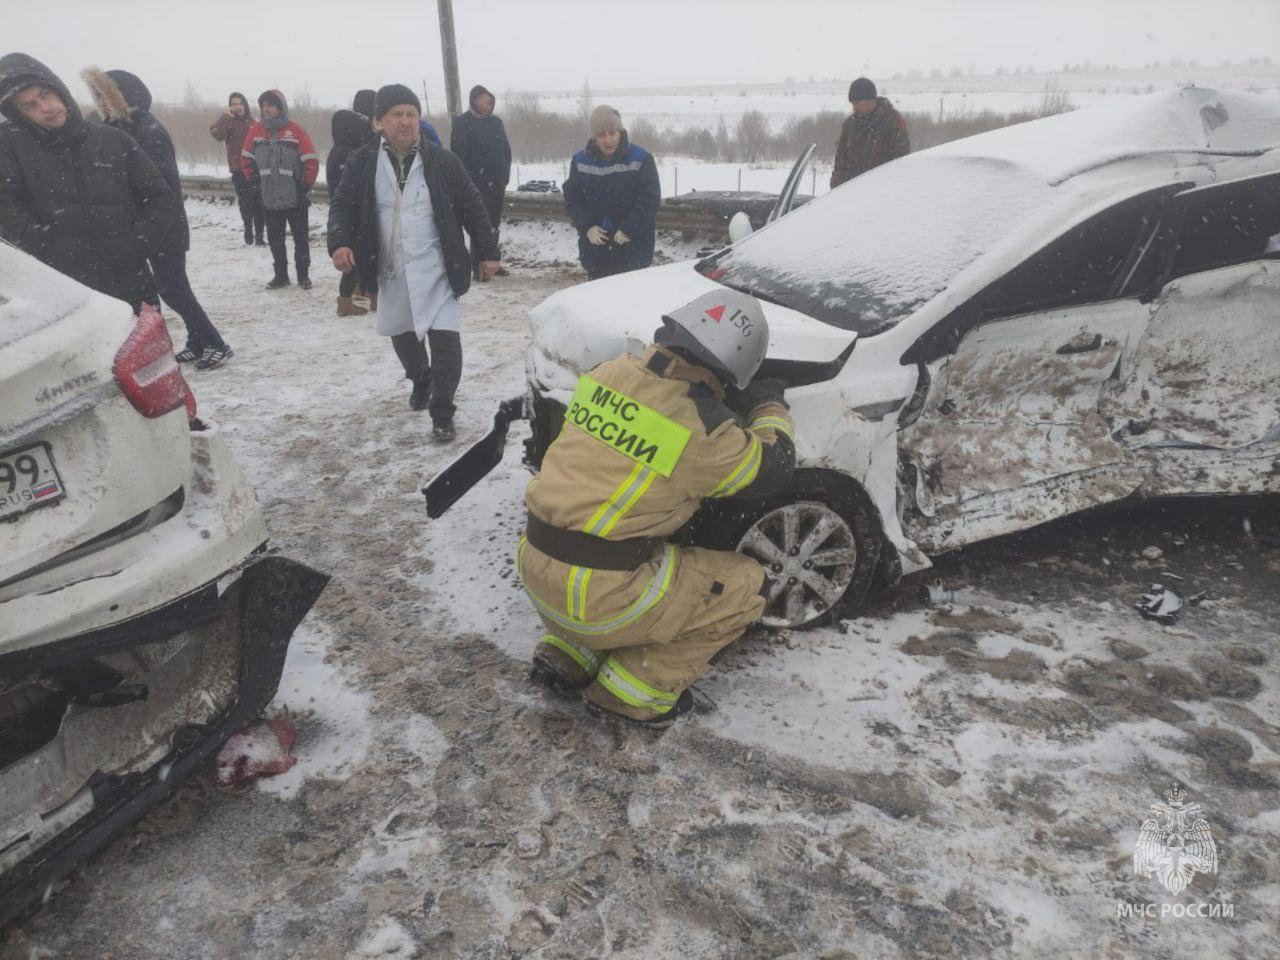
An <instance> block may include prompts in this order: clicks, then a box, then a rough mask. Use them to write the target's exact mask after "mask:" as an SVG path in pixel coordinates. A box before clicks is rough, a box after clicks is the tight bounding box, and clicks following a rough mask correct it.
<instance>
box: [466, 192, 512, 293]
mask: <svg viewBox="0 0 1280 960" xmlns="http://www.w3.org/2000/svg"><path fill="white" fill-rule="evenodd" d="M476 189H477V190H479V191H480V196H481V197H483V198H484V209H485V211H486V212H487V213H488V214H489V223H490V225H491V226H492V227H493V245H494V246H495V247H496V246H497V245H498V232H499V228H500V226H501V223H502V204H503V201H504V200H505V199H506V196H507V185H506V184H505V183H485V182H483V181H480V180H477V181H476ZM479 264H480V248H479V246H478V245H477V244H476V242H475V239H474V238H473V239H472V241H471V270H472V272H473V273H474V272H475V270H476V268H477V267H478V266H479Z"/></svg>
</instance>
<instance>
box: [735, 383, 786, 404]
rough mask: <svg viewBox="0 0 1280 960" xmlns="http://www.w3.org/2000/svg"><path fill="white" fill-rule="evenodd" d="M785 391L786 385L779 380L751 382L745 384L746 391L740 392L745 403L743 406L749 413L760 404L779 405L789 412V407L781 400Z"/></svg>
mask: <svg viewBox="0 0 1280 960" xmlns="http://www.w3.org/2000/svg"><path fill="white" fill-rule="evenodd" d="M786 389H787V385H786V384H785V383H783V382H782V381H781V380H770V379H758V380H752V381H751V382H750V383H749V384H747V387H746V389H745V390H743V391H742V396H743V399H744V400H745V401H746V402H745V404H744V406H745V407H746V409H747V411H748V412H750V411H751V410H754V409H755V408H756V407H758V406H760V405H761V404H765V403H780V404H782V405H783V406H784V407H786V408H787V409H788V410H790V409H791V407H790V405H789V404H788V403H787V401H786V400H785V399H784V398H783V394H784V393H785V392H786Z"/></svg>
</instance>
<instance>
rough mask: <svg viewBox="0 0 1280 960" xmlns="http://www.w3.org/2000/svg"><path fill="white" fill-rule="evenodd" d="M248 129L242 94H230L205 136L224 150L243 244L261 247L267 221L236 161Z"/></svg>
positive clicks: (250, 123)
mask: <svg viewBox="0 0 1280 960" xmlns="http://www.w3.org/2000/svg"><path fill="white" fill-rule="evenodd" d="M252 126H253V114H252V113H250V112H249V101H248V100H246V99H245V96H244V94H243V93H232V94H231V96H229V97H227V109H226V110H224V111H223V112H222V115H221V116H219V117H218V119H217V120H215V121H213V125H212V126H211V127H209V135H210V136H211V137H213V139H215V140H218V141H220V142H222V143H224V144H226V146H227V166H228V167H230V168H231V183H232V185H233V186H234V187H235V188H236V203H237V204H238V205H239V206H240V219H241V220H243V221H244V242H245V243H256V244H257V245H258V246H260V247H265V246H266V245H267V242H266V241H265V240H263V239H262V231H263V228H264V227H265V226H266V222H267V220H266V213H265V211H264V210H263V209H262V198H261V197H259V196H258V194H257V192H256V191H255V190H254V189H253V188H252V187H251V186H250V185H249V181H248V180H246V179H245V176H244V167H243V165H242V163H241V158H240V151H241V150H243V149H244V140H245V137H247V136H248V135H249V128H250V127H252Z"/></svg>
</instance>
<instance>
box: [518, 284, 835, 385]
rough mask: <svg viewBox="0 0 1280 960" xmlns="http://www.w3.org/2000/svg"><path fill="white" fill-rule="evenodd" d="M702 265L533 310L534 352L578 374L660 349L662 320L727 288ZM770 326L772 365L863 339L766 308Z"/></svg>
mask: <svg viewBox="0 0 1280 960" xmlns="http://www.w3.org/2000/svg"><path fill="white" fill-rule="evenodd" d="M694 263H695V261H693V260H688V261H684V262H682V263H671V264H667V265H665V266H661V267H649V268H648V269H646V270H636V271H633V272H631V273H624V274H620V275H618V276H616V277H608V278H606V279H603V280H593V281H591V282H589V283H582V284H578V285H577V286H576V287H570V288H568V289H567V290H561V291H559V292H557V293H553V294H552V295H551V296H549V297H547V299H546V300H544V301H542V303H540V304H538V305H537V306H536V307H534V308H533V309H532V310H530V311H529V325H530V326H531V327H532V328H533V345H534V348H535V349H536V350H538V351H539V352H541V353H542V354H543V355H544V356H546V357H547V358H548V359H550V360H552V361H554V362H556V363H558V364H563V365H564V366H566V367H568V368H570V369H571V370H573V371H574V372H576V373H583V372H585V371H587V370H590V369H591V368H592V367H594V366H596V365H597V364H600V363H603V362H604V361H606V360H608V359H610V358H612V357H616V356H618V355H619V354H621V353H624V352H626V351H628V350H630V351H632V352H634V351H636V350H638V349H639V348H640V347H641V346H643V345H645V344H648V343H650V342H652V340H653V333H654V331H655V330H657V329H658V328H659V327H660V326H662V315H663V314H664V313H667V312H668V311H670V310H673V309H675V308H676V307H679V306H682V305H684V304H686V303H688V302H689V301H690V300H692V299H693V298H694V297H696V296H698V295H699V294H703V293H706V292H707V291H709V290H723V289H725V288H724V287H722V286H721V285H720V284H718V283H716V282H715V281H713V280H708V279H707V278H706V277H704V276H702V275H701V274H700V273H698V272H697V271H696V270H694V269H693V266H694ZM761 306H762V307H763V308H764V314H765V317H766V319H768V321H769V352H768V357H769V359H773V360H805V361H809V362H815V363H822V362H826V361H829V360H834V359H835V358H836V357H838V356H839V355H840V352H841V351H842V350H844V349H845V347H847V346H849V344H851V343H853V341H854V340H855V339H857V334H856V333H855V332H853V331H852V330H841V329H839V328H838V327H833V326H830V325H829V324H825V323H822V322H821V321H819V320H815V319H813V318H812V317H809V316H806V315H805V314H803V313H798V312H797V311H795V310H790V309H788V308H786V307H780V306H777V305H775V304H772V303H764V302H763V301H762V302H761Z"/></svg>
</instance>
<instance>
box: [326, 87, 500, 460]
mask: <svg viewBox="0 0 1280 960" xmlns="http://www.w3.org/2000/svg"><path fill="white" fill-rule="evenodd" d="M420 117H421V108H420V106H419V101H418V98H417V96H416V95H415V94H414V92H413V91H412V90H410V89H409V88H408V87H406V86H403V85H401V84H391V85H389V86H385V87H383V88H382V89H381V90H379V91H378V94H377V98H376V101H375V110H374V119H375V121H376V124H377V126H378V129H379V131H380V132H381V136H380V137H379V139H378V140H377V141H376V142H374V143H370V144H367V145H365V146H363V147H361V148H360V149H358V150H356V151H354V152H353V153H352V154H351V156H350V157H349V158H348V159H347V165H346V167H345V168H344V170H343V173H342V180H341V182H340V183H339V184H337V189H336V190H335V191H334V193H333V196H332V197H331V198H330V204H329V252H330V254H331V256H332V257H333V264H334V266H335V267H337V268H338V269H339V270H341V271H343V272H344V273H347V272H350V271H351V270H358V271H359V283H358V285H359V286H360V287H361V288H362V289H365V290H370V289H374V287H373V285H374V284H375V283H376V285H377V290H378V309H377V316H376V330H377V332H378V333H380V334H382V335H383V336H386V337H390V338H391V344H392V346H393V347H394V348H395V352H396V356H397V357H398V358H399V359H400V363H401V365H402V366H403V367H404V372H405V376H406V377H407V378H408V379H410V380H412V381H413V390H412V392H411V393H410V396H409V407H410V409H412V410H423V409H426V410H429V411H430V413H431V420H432V423H433V431H432V432H433V436H434V438H435V439H437V440H441V441H447V440H452V439H453V437H454V423H453V415H454V410H455V407H454V403H453V400H454V393H455V392H456V391H457V388H458V383H459V381H460V379H461V377H462V340H461V337H460V335H459V332H458V320H459V315H460V314H459V309H458V297H460V296H462V294H464V293H465V292H466V291H467V288H468V287H469V285H470V281H471V257H470V253H469V252H468V250H467V246H466V242H465V240H464V238H463V234H462V229H463V228H464V227H465V229H466V232H467V233H468V234H469V235H470V237H471V241H472V243H473V244H475V245H477V246H478V247H479V249H480V251H481V254H482V256H481V258H480V263H479V271H480V275H481V277H482V278H483V279H485V280H487V279H489V278H490V277H492V276H493V275H494V274H495V273H496V272H497V271H498V268H499V267H500V266H501V263H500V262H499V260H498V248H497V242H496V239H495V237H494V235H493V228H492V226H491V225H490V222H489V216H488V213H487V212H486V210H485V206H484V200H483V198H482V197H481V195H480V192H479V191H478V190H477V189H476V187H475V185H474V184H473V183H472V182H471V178H470V177H469V176H468V175H467V172H466V170H465V169H463V167H462V163H461V161H459V160H458V158H457V157H455V156H454V155H453V154H451V153H449V152H448V151H447V150H444V149H443V148H441V147H438V146H436V145H435V144H433V143H431V142H430V141H429V140H428V139H427V138H426V137H424V136H423V135H422V133H421V131H420V129H419V125H418V122H419V119H420ZM424 341H425V343H424Z"/></svg>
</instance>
